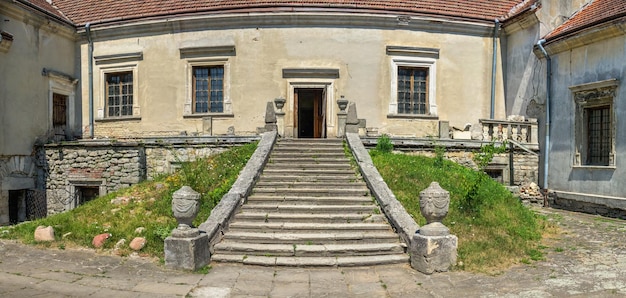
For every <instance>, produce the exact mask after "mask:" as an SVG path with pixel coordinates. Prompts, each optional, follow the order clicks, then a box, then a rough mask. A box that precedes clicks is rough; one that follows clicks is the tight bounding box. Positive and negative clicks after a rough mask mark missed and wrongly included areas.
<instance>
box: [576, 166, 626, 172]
mask: <svg viewBox="0 0 626 298" xmlns="http://www.w3.org/2000/svg"><path fill="white" fill-rule="evenodd" d="M572 168H573V169H578V170H611V171H613V170H616V169H617V167H616V166H585V165H573V166H572Z"/></svg>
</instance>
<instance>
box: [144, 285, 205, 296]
mask: <svg viewBox="0 0 626 298" xmlns="http://www.w3.org/2000/svg"><path fill="white" fill-rule="evenodd" d="M194 287H195V286H193V285H175V284H166V283H160V282H142V283H139V284H137V286H135V287H134V288H133V291H136V292H144V293H155V294H164V295H179V296H185V295H187V293H189V292H190V291H191V289H193V288H194Z"/></svg>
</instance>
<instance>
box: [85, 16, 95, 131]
mask: <svg viewBox="0 0 626 298" xmlns="http://www.w3.org/2000/svg"><path fill="white" fill-rule="evenodd" d="M85 32H86V33H87V42H88V44H87V63H89V78H88V79H89V138H91V139H93V136H94V128H93V126H94V125H93V123H94V122H93V40H91V23H87V24H85Z"/></svg>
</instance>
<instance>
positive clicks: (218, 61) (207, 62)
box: [183, 58, 233, 118]
mask: <svg viewBox="0 0 626 298" xmlns="http://www.w3.org/2000/svg"><path fill="white" fill-rule="evenodd" d="M198 67H207V68H211V67H222V68H223V69H224V75H223V78H222V112H211V111H210V105H209V108H208V111H207V112H206V113H204V112H196V111H195V102H196V101H195V78H194V69H195V68H198ZM185 71H186V78H187V80H186V82H187V83H186V89H187V96H186V99H185V106H184V111H183V117H185V118H194V117H206V116H213V117H215V116H217V117H219V116H223V117H232V116H233V112H232V102H231V99H230V63H229V61H228V58H214V59H200V60H195V59H189V60H187V65H186V68H185ZM208 100H209V102H210V96H209V99H208Z"/></svg>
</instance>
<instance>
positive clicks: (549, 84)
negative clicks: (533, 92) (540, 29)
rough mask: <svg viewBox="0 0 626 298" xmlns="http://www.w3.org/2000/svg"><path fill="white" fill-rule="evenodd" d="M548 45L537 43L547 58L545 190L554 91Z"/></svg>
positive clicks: (546, 185) (544, 185)
mask: <svg viewBox="0 0 626 298" xmlns="http://www.w3.org/2000/svg"><path fill="white" fill-rule="evenodd" d="M544 43H546V40H545V39H541V40H539V41H538V42H537V47H538V48H539V50H541V52H542V53H543V55H544V56H545V57H546V64H547V65H546V140H545V143H546V144H545V149H544V150H545V151H546V152H545V153H544V158H543V189H545V190H547V189H548V160H549V152H548V151H549V148H550V93H551V89H552V63H551V59H550V55H548V52H547V51H546V49H545V48H544V47H543V44H544Z"/></svg>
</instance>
